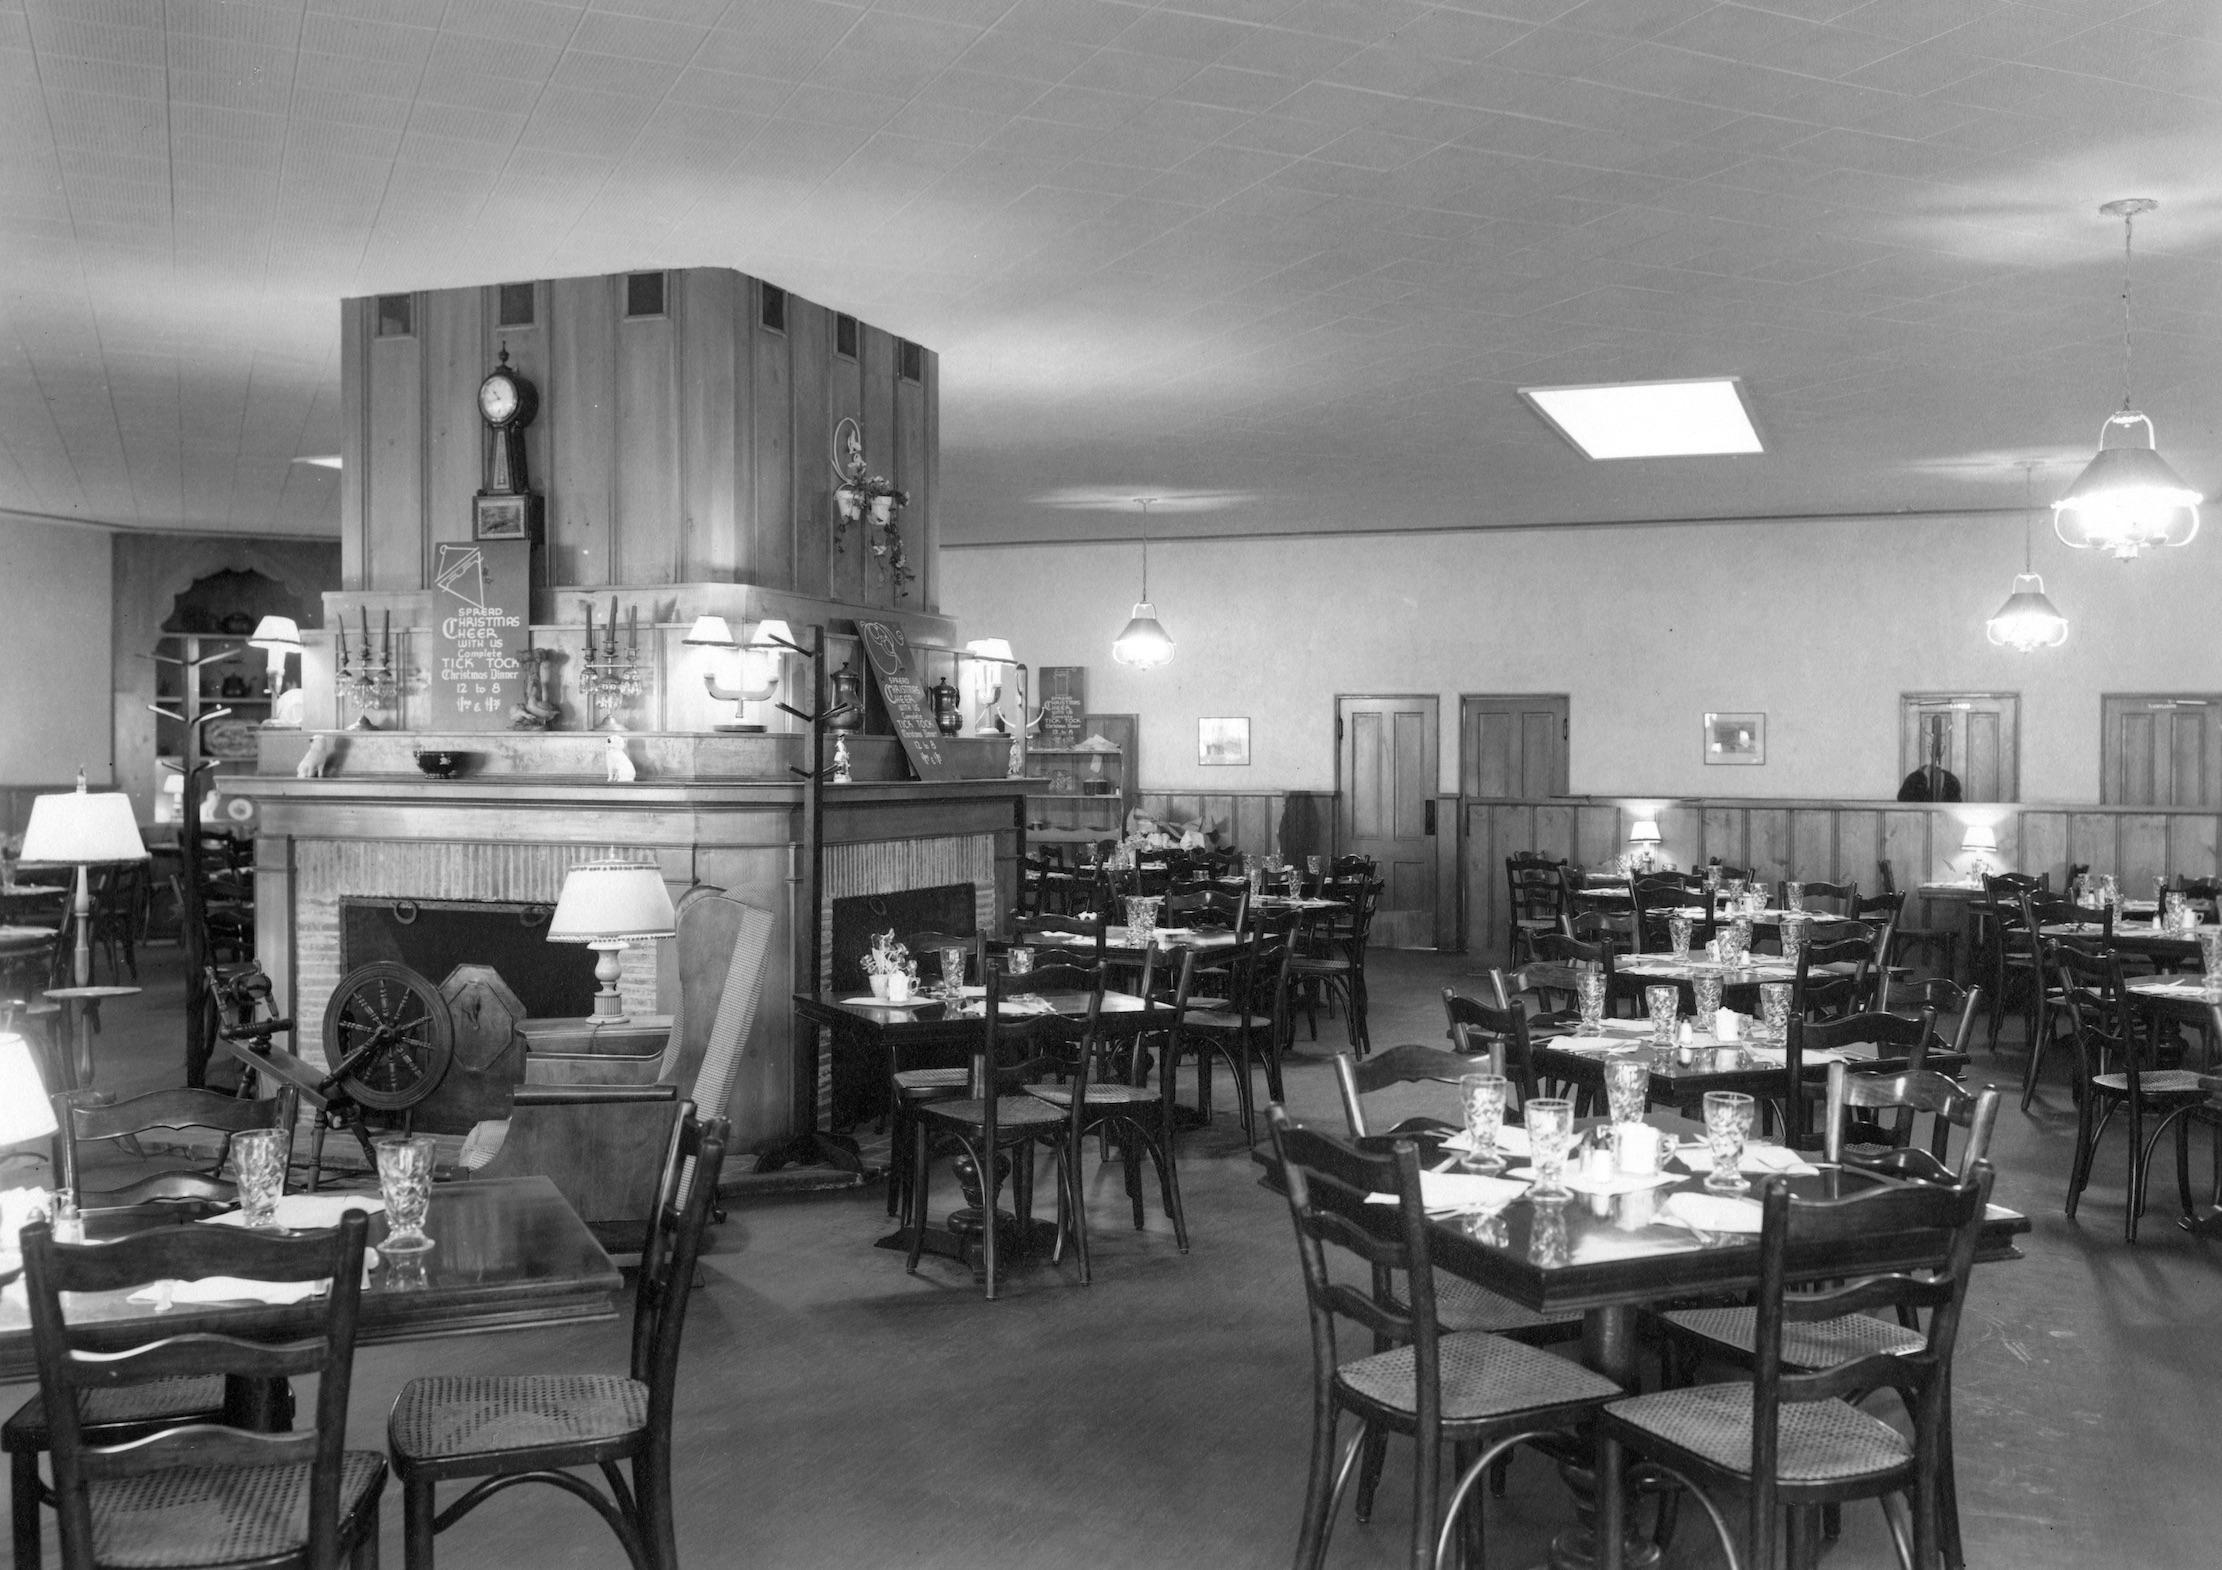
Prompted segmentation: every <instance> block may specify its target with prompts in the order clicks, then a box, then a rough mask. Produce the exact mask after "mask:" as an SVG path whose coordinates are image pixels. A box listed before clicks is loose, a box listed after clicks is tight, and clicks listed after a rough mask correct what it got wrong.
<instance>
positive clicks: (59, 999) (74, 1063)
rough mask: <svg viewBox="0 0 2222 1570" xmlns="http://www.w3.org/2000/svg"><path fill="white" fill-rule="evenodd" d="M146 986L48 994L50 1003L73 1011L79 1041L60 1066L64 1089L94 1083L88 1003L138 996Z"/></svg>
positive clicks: (74, 1037) (72, 1029) (55, 989)
mask: <svg viewBox="0 0 2222 1570" xmlns="http://www.w3.org/2000/svg"><path fill="white" fill-rule="evenodd" d="M145 990H146V988H144V987H53V988H50V989H49V990H48V991H47V993H46V997H47V999H48V1000H49V1001H50V1002H55V1003H60V1004H64V1005H66V1006H67V1007H68V1009H69V1012H70V1037H71V1039H72V1040H73V1041H74V1042H75V1043H76V1051H75V1052H74V1053H64V1054H63V1055H62V1061H61V1062H60V1063H59V1064H57V1065H56V1067H58V1068H59V1069H60V1070H61V1071H62V1079H63V1081H64V1083H63V1085H62V1087H61V1088H62V1089H64V1090H82V1089H83V1088H84V1087H85V1086H87V1085H90V1084H91V1083H92V1082H93V1033H92V1017H91V1012H90V1010H89V1009H88V1008H87V1006H86V1005H88V1004H94V1003H98V1002H99V1001H100V1000H101V999H102V998H130V997H137V996H138V995H139V994H140V993H141V992H144V991H145Z"/></svg>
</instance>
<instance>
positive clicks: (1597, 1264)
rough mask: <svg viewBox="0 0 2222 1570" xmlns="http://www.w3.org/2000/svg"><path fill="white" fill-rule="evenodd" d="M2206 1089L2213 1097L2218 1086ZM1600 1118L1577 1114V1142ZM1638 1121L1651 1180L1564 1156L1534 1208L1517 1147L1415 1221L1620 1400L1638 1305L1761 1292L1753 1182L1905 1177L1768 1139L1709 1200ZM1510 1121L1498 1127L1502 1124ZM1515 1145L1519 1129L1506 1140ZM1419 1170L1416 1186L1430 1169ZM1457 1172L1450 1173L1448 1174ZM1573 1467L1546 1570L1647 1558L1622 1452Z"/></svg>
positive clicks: (1699, 1168)
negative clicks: (1565, 1336) (1569, 1499)
mask: <svg viewBox="0 0 2222 1570" xmlns="http://www.w3.org/2000/svg"><path fill="white" fill-rule="evenodd" d="M2217 1095H2218V1096H2222V1082H2218V1085H2217ZM1603 1121H1604V1120H1603V1119H1599V1118H1583V1119H1578V1120H1576V1123H1575V1135H1576V1139H1577V1142H1578V1141H1579V1140H1580V1139H1581V1137H1582V1136H1584V1135H1586V1134H1587V1133H1588V1131H1589V1130H1591V1129H1593V1128H1596V1127H1598V1126H1599V1125H1600V1124H1601V1123H1602V1122H1603ZM1644 1121H1645V1122H1646V1123H1648V1124H1650V1125H1651V1126H1652V1127H1653V1128H1655V1129H1657V1130H1659V1131H1660V1132H1661V1133H1663V1134H1666V1135H1668V1136H1670V1137H1671V1138H1672V1139H1673V1142H1674V1151H1675V1154H1674V1156H1673V1157H1672V1158H1671V1159H1669V1160H1668V1161H1667V1162H1666V1163H1665V1164H1664V1165H1663V1166H1662V1169H1661V1170H1660V1171H1659V1172H1657V1173H1653V1174H1620V1173H1616V1174H1615V1175H1613V1176H1612V1177H1610V1178H1598V1177H1591V1176H1588V1175H1585V1174H1584V1173H1583V1172H1581V1171H1580V1170H1579V1169H1578V1168H1577V1167H1576V1165H1575V1164H1574V1163H1573V1162H1572V1161H1571V1160H1570V1161H1569V1163H1568V1168H1567V1175H1566V1185H1567V1187H1568V1189H1569V1190H1570V1193H1569V1194H1568V1196H1567V1197H1566V1198H1563V1199H1543V1200H1538V1199H1535V1198H1533V1197H1531V1196H1530V1195H1529V1193H1528V1188H1529V1183H1528V1182H1527V1181H1526V1178H1527V1177H1528V1176H1532V1168H1526V1167H1523V1166H1521V1165H1519V1164H1518V1163H1519V1162H1520V1161H1521V1160H1522V1159H1523V1158H1524V1156H1525V1154H1526V1149H1525V1145H1524V1143H1522V1144H1518V1145H1515V1146H1514V1148H1513V1149H1512V1150H1511V1151H1509V1152H1507V1155H1508V1156H1509V1158H1510V1160H1511V1161H1512V1162H1513V1163H1514V1164H1513V1165H1511V1166H1510V1167H1509V1168H1508V1169H1507V1170H1506V1171H1505V1172H1503V1173H1500V1174H1495V1175H1490V1176H1487V1177H1486V1178H1485V1179H1484V1180H1483V1181H1481V1182H1478V1183H1474V1184H1472V1185H1471V1188H1472V1189H1476V1190H1479V1191H1480V1192H1478V1193H1476V1192H1466V1193H1460V1192H1459V1190H1460V1189H1463V1188H1468V1185H1466V1184H1462V1183H1455V1182H1454V1183H1452V1184H1448V1185H1445V1187H1446V1189H1447V1190H1448V1192H1446V1193H1445V1194H1443V1195H1442V1199H1443V1204H1442V1208H1440V1209H1438V1208H1435V1207H1434V1205H1433V1204H1432V1203H1431V1205H1430V1209H1429V1212H1428V1246H1429V1257H1430V1259H1431V1261H1432V1263H1433V1265H1434V1268H1435V1269H1437V1270H1441V1271H1448V1272H1449V1273H1450V1274H1452V1275H1455V1276H1459V1277H1462V1278H1464V1279H1465V1280H1468V1281H1472V1282H1474V1283H1476V1284H1477V1285H1480V1286H1483V1287H1486V1288H1488V1289H1489V1290H1490V1291H1492V1292H1495V1293H1498V1294H1499V1295H1501V1296H1503V1297H1506V1298H1509V1299H1511V1300H1512V1301H1513V1302H1515V1303H1517V1304H1519V1305H1520V1306H1521V1307H1523V1308H1526V1309H1528V1310H1530V1311H1532V1312H1534V1313H1537V1314H1541V1315H1543V1316H1545V1317H1546V1318H1550V1319H1563V1318H1569V1317H1572V1316H1574V1315H1577V1314H1578V1315H1580V1316H1581V1319H1582V1341H1581V1360H1582V1363H1583V1364H1584V1366H1586V1367H1588V1368H1590V1369H1592V1370H1594V1371H1595V1372H1597V1373H1600V1374H1603V1375H1604V1376H1605V1377H1606V1378H1608V1379H1611V1380H1613V1381H1615V1382H1616V1383H1618V1384H1620V1385H1622V1386H1623V1387H1625V1388H1626V1389H1628V1390H1629V1391H1631V1392H1633V1391H1635V1390H1637V1389H1638V1388H1640V1383H1639V1381H1640V1373H1641V1369H1640V1366H1639V1348H1638V1344H1637V1338H1636V1321H1637V1317H1638V1314H1639V1312H1640V1311H1641V1310H1642V1309H1643V1308H1644V1307H1645V1306H1646V1305H1648V1304H1652V1303H1657V1302H1660V1301H1663V1300H1667V1299H1680V1298H1685V1297H1689V1296H1692V1295H1698V1294H1703V1295H1712V1294H1721V1295H1724V1296H1728V1295H1737V1294H1742V1293H1747V1292H1751V1291H1753V1290H1755V1289H1756V1288H1757V1287H1758V1285H1759V1205H1758V1203H1757V1197H1756V1196H1757V1191H1758V1185H1759V1183H1760V1182H1761V1181H1762V1180H1764V1179H1765V1178H1767V1177H1769V1176H1772V1175H1780V1176H1781V1177H1783V1178H1784V1179H1785V1181H1787V1182H1788V1184H1789V1185H1790V1193H1791V1195H1792V1197H1793V1198H1797V1199H1807V1200H1815V1199H1842V1198H1849V1197H1851V1196H1853V1195H1855V1194H1859V1193H1864V1192H1867V1191H1869V1190H1872V1189H1875V1188H1880V1187H1891V1186H1896V1185H1898V1184H1901V1183H1903V1182H1905V1181H1908V1180H1906V1179H1902V1178H1898V1177H1894V1176H1889V1175H1886V1174H1882V1173H1878V1172H1872V1171H1868V1170H1866V1169H1864V1168H1861V1167H1858V1166H1854V1165H1837V1164H1831V1163H1829V1162H1826V1161H1823V1160H1821V1159H1819V1158H1818V1156H1814V1155H1808V1154H1806V1153H1803V1152H1793V1151H1789V1150H1786V1149H1784V1148H1783V1147H1781V1146H1776V1145H1767V1144H1761V1143H1753V1144H1750V1145H1747V1147H1746V1149H1745V1153H1744V1158H1743V1160H1742V1162H1741V1163H1740V1167H1741V1171H1742V1173H1743V1175H1744V1177H1745V1179H1746V1181H1747V1182H1749V1183H1750V1184H1751V1188H1750V1189H1749V1190H1748V1191H1747V1192H1746V1193H1744V1194H1742V1195H1733V1194H1719V1193H1714V1192H1712V1191H1710V1190H1709V1189H1708V1188H1707V1187H1706V1181H1705V1180H1706V1174H1707V1173H1708V1172H1709V1171H1710V1167H1711V1161H1710V1150H1709V1148H1707V1147H1705V1144H1704V1129H1703V1127H1702V1125H1700V1124H1698V1123H1695V1122H1693V1121H1692V1120H1690V1119H1688V1118H1684V1117H1681V1116H1679V1115H1677V1114H1675V1113H1673V1112H1668V1111H1664V1110H1659V1109H1654V1110H1653V1111H1651V1112H1648V1113H1646V1114H1645V1117H1644ZM1516 1127H1517V1125H1511V1124H1508V1125H1507V1128H1508V1130H1509V1129H1512V1128H1516ZM1455 1137H1456V1136H1455V1134H1454V1133H1453V1132H1452V1131H1451V1130H1449V1129H1447V1128H1446V1129H1444V1130H1441V1131H1431V1130H1426V1129H1420V1130H1416V1131H1401V1132H1399V1133H1396V1134H1392V1135H1376V1136H1373V1137H1371V1138H1368V1139H1366V1140H1364V1141H1361V1143H1363V1144H1365V1145H1367V1146H1369V1147H1373V1148H1379V1149H1386V1148H1388V1147H1389V1146H1390V1145H1391V1144H1393V1143H1394V1142H1395V1141H1397V1140H1399V1139H1410V1140H1412V1141H1413V1143H1414V1144H1415V1145H1416V1146H1417V1147H1418V1148H1419V1154H1420V1159H1421V1164H1422V1167H1423V1169H1428V1168H1441V1167H1443V1166H1444V1165H1445V1164H1446V1163H1447V1162H1448V1161H1449V1160H1450V1158H1451V1156H1452V1155H1453V1154H1454V1153H1455V1147H1454V1146H1450V1145H1447V1144H1446V1141H1448V1140H1451V1139H1454V1138H1455ZM1515 1137H1516V1138H1518V1139H1520V1140H1522V1141H1524V1138H1525V1131H1524V1130H1522V1131H1520V1133H1519V1134H1518V1135H1517V1136H1515ZM1255 1159H1256V1160H1257V1161H1258V1162H1259V1164H1260V1165H1262V1166H1263V1167H1265V1169H1266V1176H1265V1178H1264V1180H1263V1181H1264V1183H1265V1186H1266V1187H1268V1188H1271V1189H1275V1190H1276V1191H1278V1189H1279V1187H1280V1184H1279V1178H1278V1174H1277V1172H1276V1171H1275V1170H1274V1166H1273V1155H1272V1151H1271V1149H1270V1148H1269V1147H1260V1148H1259V1150H1258V1151H1257V1152H1256V1153H1255ZM1429 1175H1432V1174H1429V1173H1427V1172H1425V1171H1424V1170H1423V1176H1422V1183H1423V1185H1426V1184H1427V1179H1428V1176H1429ZM1445 1175H1447V1176H1451V1177H1454V1178H1464V1177H1466V1176H1467V1174H1465V1173H1463V1172H1455V1173H1446V1174H1445ZM1369 1208H1375V1209H1378V1210H1379V1211H1380V1213H1381V1219H1380V1223H1379V1224H1380V1226H1381V1228H1382V1231H1383V1234H1384V1235H1385V1236H1386V1235H1387V1234H1388V1233H1389V1231H1390V1229H1392V1228H1393V1227H1394V1226H1395V1225H1396V1210H1395V1208H1394V1206H1392V1205H1380V1206H1376V1207H1369ZM2029 1230H2030V1222H2029V1218H2028V1217H2027V1216H2026V1215H2024V1214H2022V1213H2021V1212H2019V1211H2016V1210H2012V1209H2009V1208H2007V1207H2006V1206H2003V1205H1998V1204H1993V1205H1991V1206H1990V1207H1989V1208H1988V1210H1987V1212H1986V1214H1985V1217H1984V1221H1983V1230H1982V1236H1981V1240H1980V1242H1979V1244H1978V1247H1977V1253H1976V1258H1977V1260H1978V1261H1980V1262H1983V1263H1999V1262H2003V1261H2007V1260H2014V1259H2019V1258H2020V1257H2021V1251H2020V1249H2019V1248H2018V1247H2017V1246H2016V1244H2015V1239H2017V1238H2019V1237H2022V1236H2024V1235H2026V1234H2027V1233H2028V1232H2029ZM1932 1252H1933V1245H1932V1244H1931V1241H1930V1240H1929V1239H1926V1238H1924V1237H1922V1236H1920V1235H1918V1234H1917V1235H1914V1236H1904V1235H1894V1234H1878V1235H1875V1236H1871V1237H1863V1238H1861V1239H1859V1240H1858V1241H1857V1242H1856V1243H1852V1244H1848V1245H1844V1246H1841V1247H1831V1248H1828V1249H1825V1250H1809V1251H1803V1252H1798V1251H1794V1252H1793V1253H1792V1254H1791V1256H1790V1260H1789V1278H1790V1280H1791V1281H1792V1282H1801V1281H1822V1280H1835V1279H1841V1278H1843V1277H1846V1276H1862V1275H1880V1274H1884V1273H1886V1272H1888V1271H1892V1270H1900V1269H1906V1268H1910V1267H1913V1266H1917V1265H1919V1264H1921V1263H1923V1262H1924V1261H1925V1259H1926V1258H1927V1257H1928V1256H1929V1255H1930V1254H1931V1253H1932ZM1591 1443H1592V1452H1591V1455H1592V1462H1591V1465H1589V1466H1587V1467H1582V1466H1574V1465H1563V1466H1562V1467H1561V1469H1560V1475H1561V1476H1562V1478H1563V1479H1564V1480H1565V1482H1566V1485H1567V1488H1568V1491H1569V1492H1570V1493H1571V1494H1572V1496H1573V1500H1574V1521H1573V1522H1572V1524H1570V1525H1569V1526H1568V1527H1566V1528H1565V1529H1564V1530H1562V1531H1561V1532H1560V1533H1559V1535H1558V1537H1557V1539H1556V1540H1555V1541H1554V1542H1553V1543H1552V1545H1551V1554H1550V1563H1551V1564H1552V1565H1553V1566H1554V1567H1557V1570H1577V1567H1595V1570H1623V1567H1624V1566H1625V1565H1626V1564H1627V1563H1628V1561H1629V1558H1630V1557H1631V1556H1633V1557H1634V1558H1635V1559H1636V1561H1637V1562H1638V1563H1641V1562H1644V1561H1645V1560H1646V1559H1648V1558H1649V1557H1653V1556H1652V1555H1651V1554H1650V1550H1649V1545H1648V1542H1647V1540H1644V1539H1640V1538H1633V1537H1631V1535H1630V1527H1629V1522H1628V1511H1627V1494H1626V1487H1625V1479H1624V1477H1623V1475H1622V1472H1623V1468H1622V1458H1621V1454H1620V1446H1619V1445H1618V1444H1617V1443H1615V1442H1613V1441H1611V1440H1608V1439H1606V1438H1604V1437H1603V1436H1601V1435H1596V1436H1593V1438H1592V1441H1591Z"/></svg>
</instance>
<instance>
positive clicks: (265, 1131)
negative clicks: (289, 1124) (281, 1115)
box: [231, 1128, 293, 1227]
mask: <svg viewBox="0 0 2222 1570" xmlns="http://www.w3.org/2000/svg"><path fill="white" fill-rule="evenodd" d="M292 1146H293V1131H292V1130H291V1129H283V1128H256V1129H249V1130H247V1131H246V1132H245V1133H243V1134H234V1135H233V1136H232V1139H231V1164H232V1171H233V1173H234V1174H235V1175H236V1177H237V1179H238V1188H239V1209H240V1212H241V1213H242V1214H243V1215H245V1216H246V1218H247V1225H249V1226H251V1227H274V1226H276V1225H277V1224H278V1196H279V1195H280V1194H283V1193H284V1192H285V1168H286V1156H287V1153H288V1152H289V1151H290V1150H291V1149H292Z"/></svg>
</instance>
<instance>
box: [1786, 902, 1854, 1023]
mask: <svg viewBox="0 0 2222 1570" xmlns="http://www.w3.org/2000/svg"><path fill="white" fill-rule="evenodd" d="M1834 930H1835V934H1836V936H1835V937H1834V938H1833V939H1832V940H1831V941H1830V942H1827V943H1808V944H1806V945H1805V946H1804V947H1803V948H1801V949H1799V950H1798V973H1797V977H1796V979H1795V980H1793V981H1792V982H1791V984H1790V1015H1791V1017H1792V1018H1793V1019H1829V1018H1833V1017H1836V1016H1838V1015H1843V1014H1856V1013H1859V1012H1861V1011H1862V1010H1865V1009H1870V1008H1872V1007H1873V1006H1874V995H1875V977H1874V961H1875V934H1874V931H1873V929H1871V928H1868V927H1864V926H1860V925H1858V924H1857V923H1852V922H1846V923H1844V924H1842V925H1841V926H1838V927H1836V928H1835V929H1834Z"/></svg>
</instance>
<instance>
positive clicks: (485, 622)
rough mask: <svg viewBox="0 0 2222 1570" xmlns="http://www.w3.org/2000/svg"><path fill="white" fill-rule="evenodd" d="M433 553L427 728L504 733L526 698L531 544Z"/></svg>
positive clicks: (446, 546) (480, 543)
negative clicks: (515, 709) (429, 720)
mask: <svg viewBox="0 0 2222 1570" xmlns="http://www.w3.org/2000/svg"><path fill="white" fill-rule="evenodd" d="M432 551H433V556H432V595H433V610H434V620H433V624H432V673H431V674H432V687H431V698H432V725H431V728H432V729H434V730H466V731H478V730H507V729H508V728H509V711H510V710H511V709H512V708H513V707H515V706H516V705H517V704H518V703H521V702H522V701H523V700H524V653H525V645H526V644H527V642H529V641H530V638H531V615H530V612H531V608H532V591H531V587H530V574H531V569H532V542H531V541H529V540H474V541H465V542H455V541H445V540H443V541H440V542H438V543H436V544H434V545H433V547H432Z"/></svg>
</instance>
